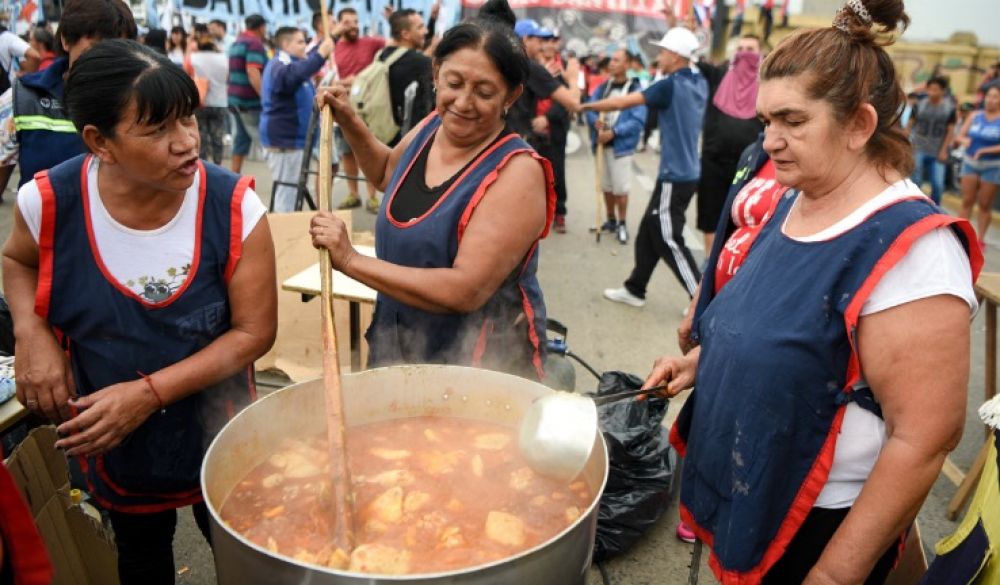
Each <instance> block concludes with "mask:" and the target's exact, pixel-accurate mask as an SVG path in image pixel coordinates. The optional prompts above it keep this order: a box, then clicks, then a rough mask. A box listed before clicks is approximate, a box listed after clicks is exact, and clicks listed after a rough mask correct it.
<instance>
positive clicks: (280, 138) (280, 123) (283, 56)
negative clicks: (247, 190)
mask: <svg viewBox="0 0 1000 585" xmlns="http://www.w3.org/2000/svg"><path fill="white" fill-rule="evenodd" d="M274 42H275V44H276V45H277V46H278V54H277V55H275V56H274V58H273V59H271V60H270V61H268V63H267V66H266V67H264V74H263V75H262V76H261V106H262V108H263V109H262V111H261V115H260V142H261V144H263V145H264V148H265V149H267V166H268V168H270V169H271V177H272V179H273V180H275V181H278V182H280V183H282V184H281V185H279V186H278V188H277V189H276V190H275V192H274V204H273V205H272V208H273V209H274V211H278V212H283V211H295V199H296V196H297V194H298V189H297V188H296V187H295V186H294V185H295V184H297V183H298V180H299V171H300V170H301V168H302V156H303V153H304V152H305V143H306V130H307V128H308V126H309V117H310V116H311V115H312V111H313V98H314V97H315V96H316V88H315V87H314V86H313V84H312V77H313V75H315V74H316V73H317V72H318V71H319V70H320V69H322V68H323V64H324V63H326V61H327V59H328V58H329V57H330V53H331V52H332V51H333V40H332V39H330V37H325V38H324V39H323V41H322V42H320V43H319V44H318V45H317V46H316V47H315V48H314V49H313V50H312V52H310V53H309V54H308V55H306V37H305V33H304V32H303V31H302V30H301V29H298V28H295V27H293V26H286V27H282V28H279V29H278V32H277V33H275V35H274Z"/></svg>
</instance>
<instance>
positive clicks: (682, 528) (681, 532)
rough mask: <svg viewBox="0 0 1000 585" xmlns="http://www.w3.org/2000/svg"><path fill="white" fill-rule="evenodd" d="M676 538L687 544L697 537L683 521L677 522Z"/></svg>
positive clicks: (692, 542)
mask: <svg viewBox="0 0 1000 585" xmlns="http://www.w3.org/2000/svg"><path fill="white" fill-rule="evenodd" d="M677 538H679V539H681V540H683V541H684V542H686V543H688V544H694V541H695V540H697V537H696V536H695V535H694V531H693V530H691V529H690V528H689V527H688V525H687V524H685V523H684V522H678V523H677Z"/></svg>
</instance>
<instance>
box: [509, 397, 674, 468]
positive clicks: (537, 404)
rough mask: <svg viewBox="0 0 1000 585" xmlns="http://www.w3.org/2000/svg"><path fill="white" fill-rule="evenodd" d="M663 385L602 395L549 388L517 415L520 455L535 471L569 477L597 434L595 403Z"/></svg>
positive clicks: (584, 460) (584, 461)
mask: <svg viewBox="0 0 1000 585" xmlns="http://www.w3.org/2000/svg"><path fill="white" fill-rule="evenodd" d="M664 389H666V386H656V387H653V388H645V389H640V390H629V391H627V392H619V393H617V394H607V395H604V396H586V395H581V394H572V393H570V392H552V393H551V394H546V395H545V396H543V397H541V398H539V399H537V400H535V401H534V402H533V403H532V404H531V406H530V407H529V408H528V410H527V412H525V413H524V418H523V419H521V428H520V431H519V433H518V440H519V443H520V448H521V455H522V456H523V457H524V458H525V460H527V462H528V465H530V466H531V467H532V469H534V470H535V471H536V472H538V473H540V474H542V475H544V476H546V477H550V478H552V479H555V480H558V481H566V482H569V481H572V480H573V479H574V478H575V477H576V476H577V475H579V474H580V472H581V471H583V467H584V465H586V464H587V460H588V459H589V458H590V452H591V450H592V449H593V448H594V439H595V438H596V437H597V431H598V425H597V406H599V405H602V404H607V403H609V402H615V401H618V400H624V399H626V398H633V397H635V396H639V395H640V394H650V393H652V392H657V391H659V390H664Z"/></svg>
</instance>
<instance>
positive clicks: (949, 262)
mask: <svg viewBox="0 0 1000 585" xmlns="http://www.w3.org/2000/svg"><path fill="white" fill-rule="evenodd" d="M908 23H909V18H908V16H907V15H906V12H905V10H904V7H903V3H902V2H901V1H900V0H847V2H846V3H845V4H844V6H843V7H842V8H841V9H840V11H839V12H838V13H837V16H836V17H835V19H834V21H833V23H832V26H830V27H826V28H821V29H816V30H804V31H800V32H798V33H796V34H795V35H792V36H790V37H789V38H787V39H785V40H784V41H782V43H781V44H780V45H778V47H777V48H776V49H775V50H774V51H773V52H772V53H771V54H770V55H769V56H768V57H767V58H766V59H765V60H764V62H763V65H762V66H761V70H760V87H759V92H758V94H757V104H756V109H757V114H758V115H759V116H760V118H761V120H762V121H763V122H764V127H765V130H764V139H763V142H762V143H761V146H762V148H763V150H764V152H765V153H766V157H757V158H758V160H759V159H760V158H766V159H769V160H770V163H771V164H772V165H773V174H772V176H771V177H769V178H768V180H767V181H764V182H762V183H761V184H760V189H761V190H762V191H765V190H767V189H769V188H770V187H768V185H774V184H780V185H783V186H786V187H788V188H789V189H788V190H787V191H784V192H782V193H773V194H771V195H770V197H768V198H769V199H771V201H770V202H769V204H768V205H767V207H766V209H764V210H763V211H764V212H765V214H764V216H763V217H762V219H761V220H760V223H757V224H755V225H754V228H753V230H752V231H748V232H746V233H744V234H743V235H744V236H745V238H744V240H743V241H737V242H722V241H720V242H718V243H717V245H716V246H715V248H714V249H713V251H712V256H711V258H710V260H709V265H710V266H713V267H718V263H719V262H720V260H723V261H724V264H725V270H718V269H716V270H710V271H708V272H707V273H706V276H705V280H704V281H703V282H702V283H701V291H700V296H699V300H698V304H697V309H696V311H695V316H694V324H693V328H692V337H693V338H694V340H695V341H696V342H698V343H700V345H698V346H697V347H695V348H694V349H692V350H691V351H689V352H688V353H687V354H686V355H684V356H683V357H680V358H677V357H663V358H660V359H659V360H657V362H656V363H655V365H654V367H653V371H652V373H651V374H650V375H649V377H648V378H647V380H646V384H647V386H654V385H659V384H661V383H665V382H666V383H669V390H668V391H667V392H666V394H667V395H671V396H672V395H675V394H677V393H678V392H679V391H680V390H682V389H684V388H690V387H692V386H693V387H694V390H693V391H692V393H691V395H690V396H689V398H688V400H687V402H686V403H685V405H684V407H683V409H682V411H681V413H680V414H679V415H678V419H677V422H676V423H675V425H674V428H673V430H672V432H671V442H672V443H673V444H674V445H675V446H676V447H677V448H678V451H679V452H681V453H682V454H683V455H684V457H685V460H684V466H683V470H682V477H681V494H680V503H681V518H682V519H683V520H684V522H685V524H687V525H689V526H691V528H692V529H693V531H694V533H695V534H696V536H697V538H698V539H700V540H701V541H702V542H704V543H706V544H707V545H708V546H709V547H711V552H712V554H711V558H710V559H709V566H710V567H711V568H712V570H713V572H714V573H715V575H716V577H717V578H718V579H719V580H720V581H721V582H722V583H724V584H727V585H728V584H732V585H758V584H763V585H785V584H791V583H805V584H807V585H828V584H829V585H834V584H847V583H851V584H860V583H864V584H865V585H880V584H882V583H884V582H885V581H886V578H887V576H888V574H889V572H890V570H891V569H892V567H893V565H894V564H895V562H896V560H897V558H898V553H899V551H900V550H901V546H900V545H901V541H902V540H903V539H904V537H905V535H906V532H907V530H908V529H909V527H910V526H911V525H912V523H913V520H914V518H915V517H916V514H917V512H918V511H919V509H920V507H921V504H922V503H923V501H924V499H925V498H926V497H927V494H928V492H929V491H930V489H931V486H932V485H933V484H934V481H935V479H936V478H937V477H938V474H939V472H940V471H941V467H942V464H943V463H944V459H945V456H946V455H947V453H948V452H949V451H950V450H952V449H954V448H955V446H956V445H957V444H958V441H959V439H960V438H961V434H962V425H963V423H964V421H965V414H966V409H965V404H966V398H967V386H968V379H969V320H970V318H971V315H972V314H973V313H974V312H975V310H976V308H977V301H976V298H975V293H974V291H973V282H974V280H975V278H976V275H977V274H978V272H979V270H980V268H981V267H982V262H983V259H982V255H981V253H980V251H979V246H978V245H977V244H976V234H975V232H974V231H973V229H972V226H971V225H970V224H969V222H968V221H966V220H963V219H960V218H955V217H952V216H950V215H948V214H946V213H945V212H943V211H942V210H941V209H940V208H939V207H938V206H936V205H935V204H934V203H933V202H932V201H931V200H930V199H929V198H928V197H927V196H926V195H924V194H923V193H922V192H921V191H920V188H919V187H918V186H917V185H915V184H914V183H913V182H912V181H910V180H909V179H908V178H907V177H909V175H910V173H911V171H912V169H913V154H912V150H911V148H910V145H909V142H908V141H907V139H906V137H905V136H904V135H903V133H902V130H901V127H900V125H899V123H898V116H899V112H900V111H901V110H902V107H901V106H902V105H903V101H904V99H905V96H904V94H903V92H902V90H901V89H900V87H899V82H898V81H897V76H896V72H895V69H894V66H893V63H892V60H891V59H890V57H889V55H888V54H887V53H886V51H885V49H884V48H883V47H884V46H885V41H883V40H882V39H881V38H880V35H882V34H884V33H891V32H894V31H897V30H898V29H900V28H905V26H906V24H908ZM761 168H762V169H763V167H761ZM769 174H771V171H769ZM755 205H756V204H754V205H751V204H749V203H747V204H745V205H741V206H740V208H737V211H738V212H743V211H748V212H752V211H754V210H753V209H748V208H752V207H754V206H755ZM758 211H761V210H760V209H758ZM748 215H749V214H748ZM755 219H756V218H755ZM724 221H725V224H726V225H723V226H720V234H726V233H728V232H729V229H730V228H729V226H728V224H729V223H730V218H724ZM737 269H738V270H737ZM722 285H724V286H722Z"/></svg>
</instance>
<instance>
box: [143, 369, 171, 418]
mask: <svg viewBox="0 0 1000 585" xmlns="http://www.w3.org/2000/svg"><path fill="white" fill-rule="evenodd" d="M136 373H137V374H139V375H140V376H142V379H143V380H145V381H146V388H148V389H149V391H150V392H151V393H152V394H153V397H154V398H156V402H157V403H158V404H159V405H160V412H163V410H164V409H165V408H166V405H164V404H163V399H162V398H160V393H159V392H157V391H156V386H154V385H153V379H152V378H151V377H149V376H147V375H146V374H143V373H142V372H139V371H136Z"/></svg>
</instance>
